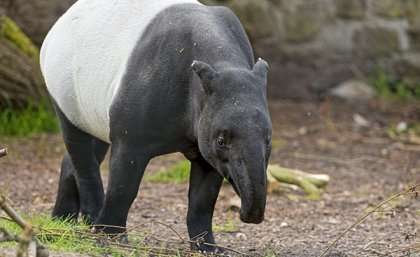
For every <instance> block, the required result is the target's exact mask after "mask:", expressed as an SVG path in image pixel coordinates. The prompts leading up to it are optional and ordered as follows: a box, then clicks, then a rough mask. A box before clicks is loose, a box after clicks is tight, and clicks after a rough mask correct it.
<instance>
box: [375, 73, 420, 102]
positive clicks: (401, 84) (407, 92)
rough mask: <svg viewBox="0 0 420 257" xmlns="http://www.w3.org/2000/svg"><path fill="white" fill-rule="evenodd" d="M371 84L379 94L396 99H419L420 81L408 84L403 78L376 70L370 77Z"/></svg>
mask: <svg viewBox="0 0 420 257" xmlns="http://www.w3.org/2000/svg"><path fill="white" fill-rule="evenodd" d="M372 85H373V87H374V88H375V90H376V91H377V92H378V95H379V96H382V97H384V98H387V99H396V100H420V82H419V83H418V85H410V84H409V83H407V82H405V81H404V80H403V79H394V78H392V76H391V75H389V74H387V73H386V72H384V71H378V72H376V74H375V75H374V76H373V77H372Z"/></svg>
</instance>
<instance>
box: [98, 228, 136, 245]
mask: <svg viewBox="0 0 420 257" xmlns="http://www.w3.org/2000/svg"><path fill="white" fill-rule="evenodd" d="M92 233H97V234H103V235H105V238H106V239H107V240H111V241H114V242H118V243H120V244H128V235H127V231H126V229H125V228H124V227H118V226H104V225H94V226H92Z"/></svg>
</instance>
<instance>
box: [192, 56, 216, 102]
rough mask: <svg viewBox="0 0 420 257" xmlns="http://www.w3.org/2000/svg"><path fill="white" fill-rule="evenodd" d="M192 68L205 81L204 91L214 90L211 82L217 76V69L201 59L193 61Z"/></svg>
mask: <svg viewBox="0 0 420 257" xmlns="http://www.w3.org/2000/svg"><path fill="white" fill-rule="evenodd" d="M191 68H192V69H193V71H194V72H195V73H196V74H197V75H198V76H199V77H200V79H201V81H202V82H203V83H202V84H203V87H204V91H206V93H208V94H210V93H211V92H212V90H211V88H210V82H211V81H212V80H213V79H214V78H215V77H216V76H217V71H215V70H214V69H213V68H212V67H211V66H210V65H209V64H207V63H205V62H200V61H193V63H192V64H191Z"/></svg>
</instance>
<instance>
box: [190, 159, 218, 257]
mask: <svg viewBox="0 0 420 257" xmlns="http://www.w3.org/2000/svg"><path fill="white" fill-rule="evenodd" d="M222 183H223V177H222V176H221V175H219V173H217V172H216V171H215V170H214V169H213V167H212V166H210V165H209V164H208V163H207V162H206V161H205V160H204V159H203V158H202V157H199V158H198V159H195V160H192V161H191V175H190V189H189V193H188V198H189V202H188V215H187V226H188V233H189V236H190V238H191V240H193V241H195V240H197V242H198V243H193V244H192V248H193V249H196V250H201V251H207V252H213V251H215V250H216V249H215V247H213V246H210V245H206V244H200V243H199V241H200V236H201V235H202V237H201V238H202V239H204V242H205V243H210V244H214V243H215V242H214V237H213V231H212V219H213V211H214V206H215V204H216V200H217V197H218V195H219V191H220V187H221V185H222Z"/></svg>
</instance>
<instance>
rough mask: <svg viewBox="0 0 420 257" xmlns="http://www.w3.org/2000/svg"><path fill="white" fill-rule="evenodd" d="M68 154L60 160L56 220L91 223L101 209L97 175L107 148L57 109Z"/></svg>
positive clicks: (102, 193) (101, 193) (102, 195)
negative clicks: (78, 220) (72, 219)
mask: <svg viewBox="0 0 420 257" xmlns="http://www.w3.org/2000/svg"><path fill="white" fill-rule="evenodd" d="M56 110H57V115H58V117H59V120H60V124H61V128H62V131H63V139H64V143H65V145H66V148H67V152H68V154H66V156H65V157H64V159H63V162H62V170H61V176H60V185H59V190H58V195H57V202H56V205H55V208H54V211H53V216H55V217H72V218H76V217H77V216H78V213H79V210H80V212H81V214H82V216H83V217H84V218H85V219H86V221H87V222H93V221H94V220H95V219H96V217H97V216H98V213H99V211H100V209H101V208H102V205H103V199H104V189H103V185H102V180H101V176H100V171H99V165H100V163H101V162H102V161H103V159H104V156H105V154H106V152H107V149H108V144H106V143H104V142H102V141H100V140H98V139H96V138H95V137H93V136H91V135H89V134H86V133H85V132H83V131H81V130H80V129H78V128H77V127H75V126H74V125H73V124H72V123H71V122H70V121H69V120H68V119H67V118H66V117H65V116H64V114H63V113H62V112H61V111H60V110H59V108H56Z"/></svg>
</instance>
